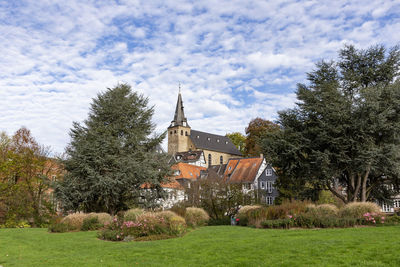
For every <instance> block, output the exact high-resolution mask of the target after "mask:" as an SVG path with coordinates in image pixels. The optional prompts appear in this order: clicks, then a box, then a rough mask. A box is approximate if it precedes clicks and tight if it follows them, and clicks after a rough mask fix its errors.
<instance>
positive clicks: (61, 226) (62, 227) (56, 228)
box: [48, 222, 71, 233]
mask: <svg viewBox="0 0 400 267" xmlns="http://www.w3.org/2000/svg"><path fill="white" fill-rule="evenodd" d="M48 230H49V232H51V233H65V232H68V231H70V230H71V229H70V226H69V224H67V223H62V222H58V223H51V224H50V225H49V227H48Z"/></svg>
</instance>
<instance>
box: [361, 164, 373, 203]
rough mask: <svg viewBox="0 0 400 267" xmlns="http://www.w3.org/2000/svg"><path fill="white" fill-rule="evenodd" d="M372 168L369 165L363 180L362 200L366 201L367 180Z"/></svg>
mask: <svg viewBox="0 0 400 267" xmlns="http://www.w3.org/2000/svg"><path fill="white" fill-rule="evenodd" d="M370 170H371V167H370V166H368V168H367V170H366V172H365V175H364V177H363V180H362V188H361V202H366V201H367V180H368V176H369V172H370Z"/></svg>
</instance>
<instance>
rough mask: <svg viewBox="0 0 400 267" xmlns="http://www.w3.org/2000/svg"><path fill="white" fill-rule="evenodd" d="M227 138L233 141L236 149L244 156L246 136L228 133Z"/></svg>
mask: <svg viewBox="0 0 400 267" xmlns="http://www.w3.org/2000/svg"><path fill="white" fill-rule="evenodd" d="M225 136H226V137H228V138H229V139H231V141H232V143H233V144H234V145H235V146H236V148H237V149H238V150H239V151H240V152H242V154H244V152H245V147H246V136H244V135H243V134H241V133H239V132H234V133H227V134H226V135H225Z"/></svg>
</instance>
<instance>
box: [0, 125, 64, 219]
mask: <svg viewBox="0 0 400 267" xmlns="http://www.w3.org/2000/svg"><path fill="white" fill-rule="evenodd" d="M49 154H50V149H49V148H48V147H44V146H41V145H39V144H38V143H37V142H36V140H35V139H34V138H33V137H32V135H31V133H30V131H29V130H28V129H26V128H24V127H22V128H21V129H19V130H18V131H17V132H16V133H15V134H14V136H13V137H12V138H9V137H7V135H6V134H4V133H3V134H1V137H0V203H1V209H2V212H0V213H2V214H3V216H2V217H3V218H2V220H3V221H4V222H6V223H7V224H8V225H12V223H17V222H18V221H21V220H29V221H31V222H32V223H33V224H34V225H40V224H42V223H44V222H46V220H47V219H48V216H49V215H51V213H52V212H53V208H54V207H53V206H52V203H51V197H50V193H51V192H50V191H51V190H50V187H51V182H52V177H53V176H60V175H61V168H59V165H58V162H57V161H56V160H54V159H51V158H50V157H49ZM10 223H11V224H10Z"/></svg>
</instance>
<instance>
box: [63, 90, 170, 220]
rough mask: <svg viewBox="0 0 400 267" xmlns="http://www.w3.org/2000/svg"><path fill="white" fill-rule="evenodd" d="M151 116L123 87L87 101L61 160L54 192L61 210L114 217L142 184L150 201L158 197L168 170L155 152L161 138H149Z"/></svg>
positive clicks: (139, 97) (165, 160) (136, 196)
mask: <svg viewBox="0 0 400 267" xmlns="http://www.w3.org/2000/svg"><path fill="white" fill-rule="evenodd" d="M153 113H154V110H153V107H148V98H145V97H143V95H139V94H138V93H136V92H132V90H131V87H130V86H129V85H127V84H122V85H118V86H116V87H114V88H112V89H107V91H106V92H105V93H101V94H99V95H98V96H97V97H96V98H95V99H93V103H92V104H91V109H90V112H89V117H88V119H87V120H85V121H84V125H80V124H79V123H76V122H74V124H73V128H72V129H71V132H70V135H71V143H70V144H69V146H68V147H67V148H66V159H65V160H64V164H65V169H66V171H67V173H66V175H65V178H64V180H63V182H61V183H60V184H58V185H57V187H56V194H57V196H58V198H59V199H60V200H61V202H62V203H63V207H64V208H65V209H66V210H83V211H85V212H102V211H105V212H109V213H111V214H115V213H116V212H117V211H120V210H124V209H127V208H128V204H132V203H137V201H138V199H139V197H140V192H141V190H142V189H141V186H143V184H145V183H147V184H149V185H151V189H148V190H152V191H153V193H154V194H151V195H152V196H154V198H158V197H162V189H161V183H162V182H163V180H164V179H165V177H166V176H167V175H168V174H169V171H170V166H169V164H168V158H167V156H166V155H163V154H159V153H156V152H155V148H156V146H157V145H159V144H160V143H161V141H162V140H163V138H164V137H165V133H164V134H162V135H154V136H153V137H150V135H152V133H153V130H154V128H155V126H154V124H153V123H152V122H151V119H152V116H153ZM147 195H150V194H147ZM153 200H154V199H153ZM148 201H150V200H148Z"/></svg>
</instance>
